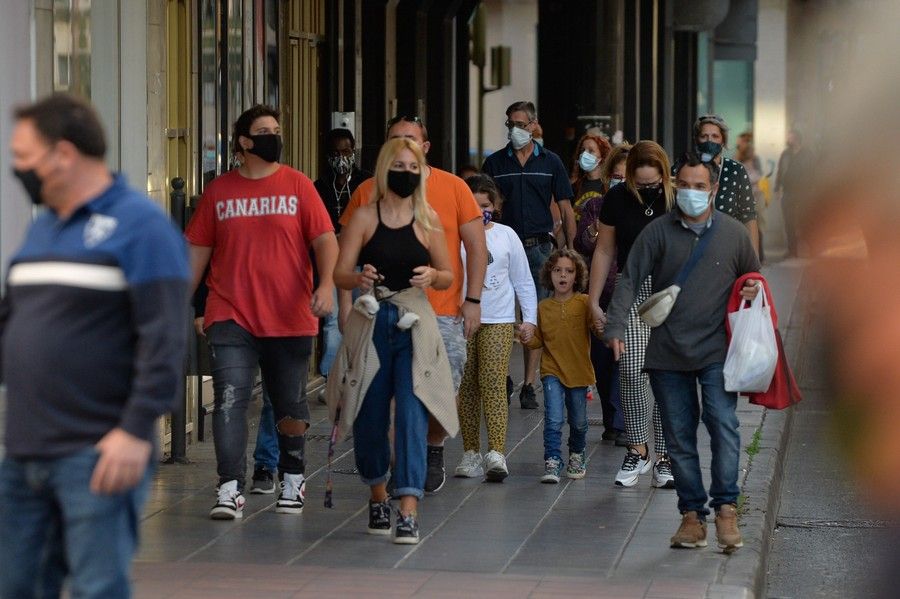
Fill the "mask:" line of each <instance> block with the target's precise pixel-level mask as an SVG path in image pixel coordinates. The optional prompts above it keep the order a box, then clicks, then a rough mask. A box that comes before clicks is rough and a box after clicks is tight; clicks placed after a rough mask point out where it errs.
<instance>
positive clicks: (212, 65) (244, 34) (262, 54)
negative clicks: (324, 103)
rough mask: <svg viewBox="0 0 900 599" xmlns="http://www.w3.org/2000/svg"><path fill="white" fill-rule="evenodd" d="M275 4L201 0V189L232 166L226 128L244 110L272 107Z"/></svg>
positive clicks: (275, 96) (275, 97)
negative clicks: (263, 106)
mask: <svg viewBox="0 0 900 599" xmlns="http://www.w3.org/2000/svg"><path fill="white" fill-rule="evenodd" d="M278 11H279V2H278V0H201V1H200V2H199V3H198V12H199V15H198V16H199V20H198V22H199V28H200V31H199V36H198V39H199V58H200V65H199V70H200V90H199V94H200V95H199V112H200V119H199V129H200V130H199V140H200V142H199V143H200V148H199V151H200V164H199V169H200V175H201V176H200V180H201V181H202V182H203V184H205V183H207V182H209V181H210V180H211V179H213V178H214V177H215V176H217V175H219V174H221V173H222V172H224V171H226V170H228V168H230V167H231V166H233V156H232V154H231V150H230V141H231V127H232V125H233V123H234V121H235V120H237V117H238V116H239V115H240V114H241V113H242V112H243V111H244V110H246V109H247V108H249V107H250V106H252V105H254V104H257V103H267V104H271V105H273V106H276V107H277V106H278V101H279V97H278V74H279V63H278V55H279V42H278V23H279V14H278Z"/></svg>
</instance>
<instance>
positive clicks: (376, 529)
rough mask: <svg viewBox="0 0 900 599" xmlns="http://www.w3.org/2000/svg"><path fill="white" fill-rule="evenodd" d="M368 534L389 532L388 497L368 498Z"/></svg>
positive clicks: (389, 512)
mask: <svg viewBox="0 0 900 599" xmlns="http://www.w3.org/2000/svg"><path fill="white" fill-rule="evenodd" d="M368 533H369V534H370V535H385V536H390V534H391V502H390V500H389V499H385V500H384V501H372V500H371V499H370V500H369V528H368Z"/></svg>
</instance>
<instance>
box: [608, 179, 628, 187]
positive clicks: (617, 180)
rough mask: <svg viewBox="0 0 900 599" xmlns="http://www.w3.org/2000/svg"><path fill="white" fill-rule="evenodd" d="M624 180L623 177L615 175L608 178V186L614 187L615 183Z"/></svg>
mask: <svg viewBox="0 0 900 599" xmlns="http://www.w3.org/2000/svg"><path fill="white" fill-rule="evenodd" d="M624 180H625V179H619V178H617V177H612V178H610V180H609V188H610V189H612V188H613V187H615V186H616V185H618V184H619V183H621V182H622V181H624Z"/></svg>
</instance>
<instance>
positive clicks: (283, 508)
mask: <svg viewBox="0 0 900 599" xmlns="http://www.w3.org/2000/svg"><path fill="white" fill-rule="evenodd" d="M305 497H306V479H305V478H304V477H303V475H302V474H287V473H286V474H285V475H284V477H283V478H282V480H281V495H279V496H278V502H277V503H275V512H276V513H279V514H302V513H303V499H304V498H305Z"/></svg>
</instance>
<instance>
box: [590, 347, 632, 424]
mask: <svg viewBox="0 0 900 599" xmlns="http://www.w3.org/2000/svg"><path fill="white" fill-rule="evenodd" d="M591 364H592V365H593V366H594V377H595V378H596V379H597V394H598V395H599V396H600V409H601V411H602V412H603V428H605V429H607V430H610V429H615V430H617V431H624V430H625V416H624V414H623V413H622V397H621V395H620V394H619V364H618V362H616V359H615V357H614V356H613V352H612V350H611V349H609V348H608V347H606V344H605V343H603V341H601V340H600V339H597V338H596V337H594V336H593V335H591Z"/></svg>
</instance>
